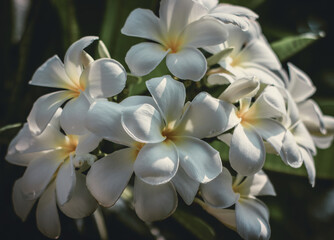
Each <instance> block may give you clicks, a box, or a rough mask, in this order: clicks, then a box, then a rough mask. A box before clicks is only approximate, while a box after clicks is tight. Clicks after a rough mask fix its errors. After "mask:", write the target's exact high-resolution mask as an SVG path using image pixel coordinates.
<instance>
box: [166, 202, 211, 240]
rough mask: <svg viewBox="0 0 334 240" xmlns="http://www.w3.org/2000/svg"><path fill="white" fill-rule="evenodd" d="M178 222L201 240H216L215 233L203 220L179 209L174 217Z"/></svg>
mask: <svg viewBox="0 0 334 240" xmlns="http://www.w3.org/2000/svg"><path fill="white" fill-rule="evenodd" d="M172 217H173V218H174V219H176V221H178V222H179V223H180V224H181V225H182V226H184V227H185V228H186V229H187V230H189V231H190V232H191V233H192V234H193V235H194V236H196V237H197V238H198V239H201V240H210V239H212V240H213V239H215V235H216V233H215V231H214V230H213V228H212V227H211V226H209V225H208V224H207V223H206V222H205V221H203V220H202V219H201V218H199V217H197V216H195V215H193V214H191V213H188V212H185V211H183V210H181V209H180V208H178V209H177V210H176V211H175V212H174V214H173V215H172Z"/></svg>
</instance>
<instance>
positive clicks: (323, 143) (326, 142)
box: [7, 135, 334, 164]
mask: <svg viewBox="0 0 334 240" xmlns="http://www.w3.org/2000/svg"><path fill="white" fill-rule="evenodd" d="M312 139H313V142H314V144H315V146H316V147H317V148H320V149H327V148H329V147H330V146H331V145H332V142H333V139H334V136H333V135H331V136H314V135H313V136H312ZM7 161H9V160H7ZM15 164H17V163H15Z"/></svg>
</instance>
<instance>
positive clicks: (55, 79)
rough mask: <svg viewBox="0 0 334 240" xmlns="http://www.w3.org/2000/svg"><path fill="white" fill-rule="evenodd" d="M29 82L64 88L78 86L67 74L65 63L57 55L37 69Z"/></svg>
mask: <svg viewBox="0 0 334 240" xmlns="http://www.w3.org/2000/svg"><path fill="white" fill-rule="evenodd" d="M29 84H31V85H35V86H42V87H53V88H64V89H75V88H76V85H75V84H74V83H73V82H72V81H71V80H70V79H69V77H68V76H67V74H66V72H65V68H64V64H63V63H62V61H61V60H60V59H59V57H58V56H57V55H55V56H53V57H51V58H49V59H48V60H47V61H46V62H45V63H43V65H42V66H40V67H39V68H38V69H37V70H36V72H35V73H34V75H33V76H32V79H31V81H30V82H29Z"/></svg>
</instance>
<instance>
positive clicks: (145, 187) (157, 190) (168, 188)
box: [134, 178, 177, 222]
mask: <svg viewBox="0 0 334 240" xmlns="http://www.w3.org/2000/svg"><path fill="white" fill-rule="evenodd" d="M134 206H135V211H136V213H137V215H138V217H139V218H140V219H142V220H143V221H145V222H152V221H157V220H162V219H165V218H167V217H168V216H170V215H171V214H172V213H173V212H174V211H175V209H176V207H177V195H176V191H175V189H174V187H173V184H172V183H170V182H168V183H165V184H160V185H150V184H147V183H144V182H143V181H141V180H140V179H139V178H135V184H134Z"/></svg>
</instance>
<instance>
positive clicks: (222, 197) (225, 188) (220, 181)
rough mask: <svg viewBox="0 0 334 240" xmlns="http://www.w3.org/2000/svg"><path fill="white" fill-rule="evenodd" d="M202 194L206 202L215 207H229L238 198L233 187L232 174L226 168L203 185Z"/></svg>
mask: <svg viewBox="0 0 334 240" xmlns="http://www.w3.org/2000/svg"><path fill="white" fill-rule="evenodd" d="M201 194H202V197H203V199H204V200H205V202H206V203H208V204H209V205H211V206H213V207H219V208H227V207H230V206H232V205H233V204H234V203H235V202H236V200H237V195H236V194H235V193H234V191H233V189H232V175H231V174H230V172H229V171H228V170H227V169H226V168H224V169H223V171H222V173H221V174H219V175H218V177H216V178H215V179H213V180H212V181H211V182H209V183H206V184H202V185H201Z"/></svg>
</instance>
